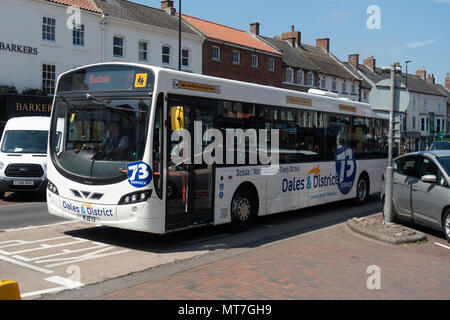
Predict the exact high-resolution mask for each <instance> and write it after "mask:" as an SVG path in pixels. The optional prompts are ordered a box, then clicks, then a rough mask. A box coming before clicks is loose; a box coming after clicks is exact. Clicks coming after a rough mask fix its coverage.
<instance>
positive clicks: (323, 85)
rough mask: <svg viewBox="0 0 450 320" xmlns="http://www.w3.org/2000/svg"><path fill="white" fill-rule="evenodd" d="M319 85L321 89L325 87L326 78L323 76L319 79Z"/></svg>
mask: <svg viewBox="0 0 450 320" xmlns="http://www.w3.org/2000/svg"><path fill="white" fill-rule="evenodd" d="M320 85H321V87H322V89H327V79H326V78H325V77H324V78H322V80H321V81H320Z"/></svg>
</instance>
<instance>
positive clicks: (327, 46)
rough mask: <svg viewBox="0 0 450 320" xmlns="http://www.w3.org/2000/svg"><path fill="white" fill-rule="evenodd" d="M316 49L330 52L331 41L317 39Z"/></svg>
mask: <svg viewBox="0 0 450 320" xmlns="http://www.w3.org/2000/svg"><path fill="white" fill-rule="evenodd" d="M316 47H317V48H322V49H325V50H326V51H327V52H330V39H329V38H322V39H316Z"/></svg>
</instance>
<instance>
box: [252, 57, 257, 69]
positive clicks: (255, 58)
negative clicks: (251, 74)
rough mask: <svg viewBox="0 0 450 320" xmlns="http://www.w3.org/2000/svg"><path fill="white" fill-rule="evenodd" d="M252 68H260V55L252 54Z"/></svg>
mask: <svg viewBox="0 0 450 320" xmlns="http://www.w3.org/2000/svg"><path fill="white" fill-rule="evenodd" d="M252 68H258V56H257V55H255V54H252Z"/></svg>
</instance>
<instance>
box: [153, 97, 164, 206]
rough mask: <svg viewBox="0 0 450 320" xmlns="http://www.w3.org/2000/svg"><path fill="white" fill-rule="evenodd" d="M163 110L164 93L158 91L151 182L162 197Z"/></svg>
mask: <svg viewBox="0 0 450 320" xmlns="http://www.w3.org/2000/svg"><path fill="white" fill-rule="evenodd" d="M163 110H164V94H163V93H160V94H159V96H158V100H157V102H156V110H155V125H154V128H153V183H154V186H155V192H156V195H157V196H158V197H159V198H160V199H162V194H163V193H162V191H163V179H162V169H163V167H162V166H163V151H162V148H163V143H162V139H163V129H164V126H163V116H164V113H163Z"/></svg>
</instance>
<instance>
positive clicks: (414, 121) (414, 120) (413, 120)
mask: <svg viewBox="0 0 450 320" xmlns="http://www.w3.org/2000/svg"><path fill="white" fill-rule="evenodd" d="M412 129H413V130H416V117H412Z"/></svg>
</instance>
